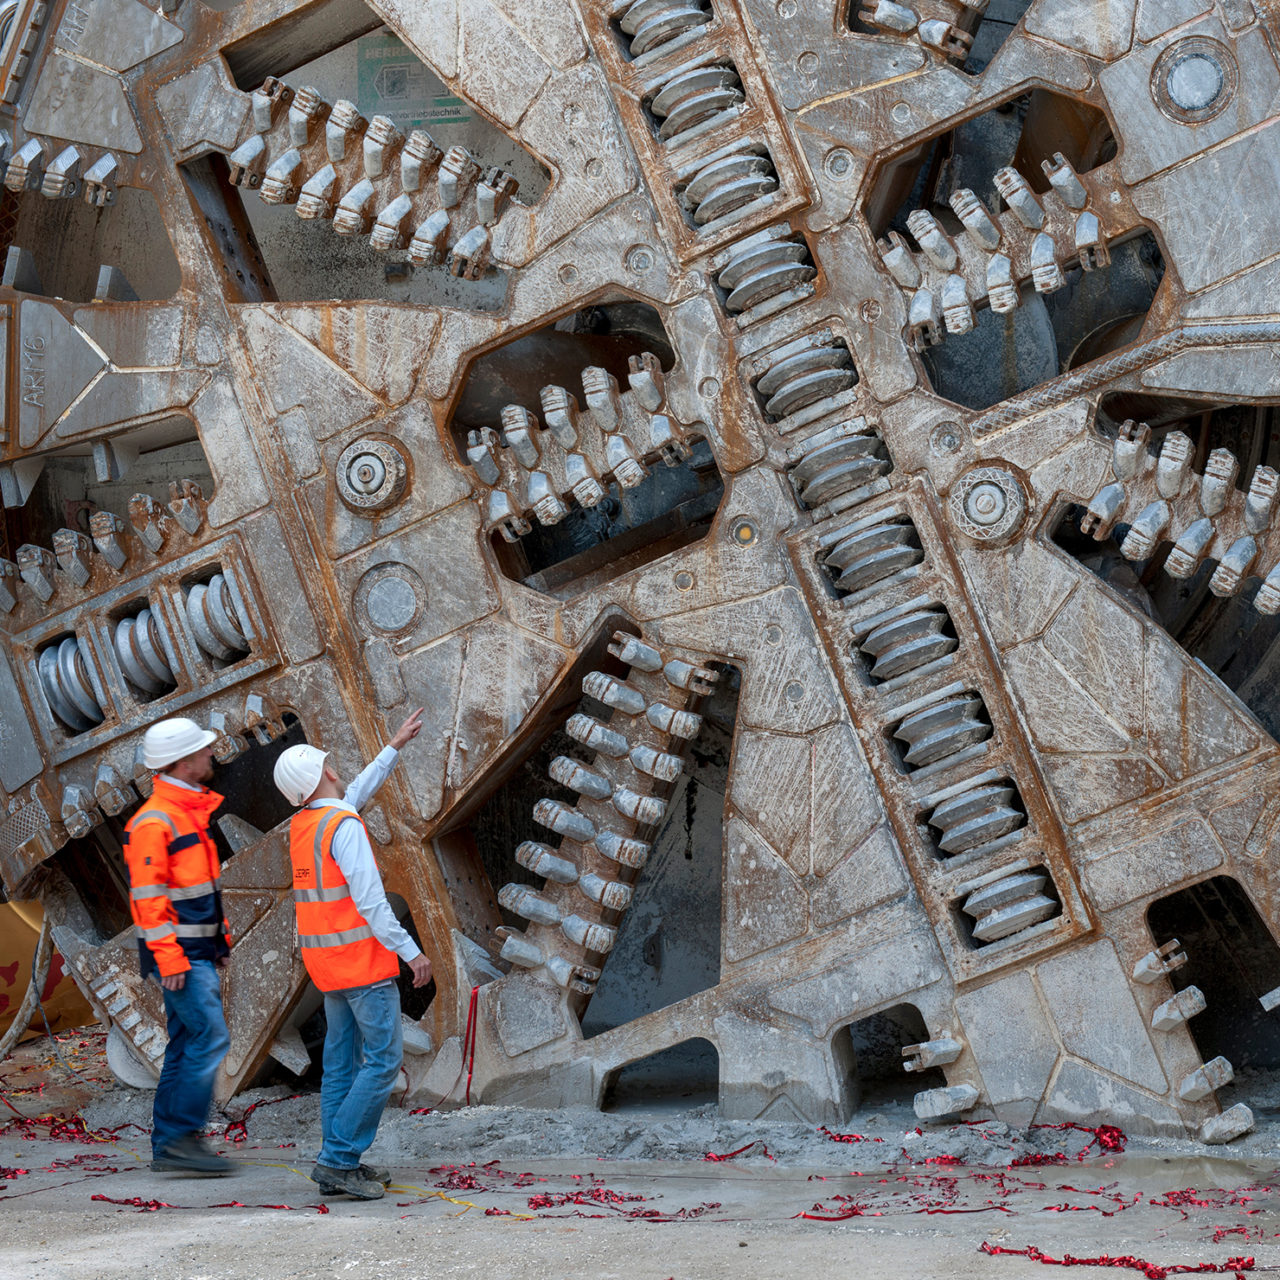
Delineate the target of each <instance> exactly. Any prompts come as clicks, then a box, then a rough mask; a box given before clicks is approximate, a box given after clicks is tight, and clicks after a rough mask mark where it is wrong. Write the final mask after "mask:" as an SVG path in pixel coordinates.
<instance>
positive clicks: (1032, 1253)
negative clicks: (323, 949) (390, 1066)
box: [0, 1032, 1280, 1280]
mask: <svg viewBox="0 0 1280 1280" xmlns="http://www.w3.org/2000/svg"><path fill="white" fill-rule="evenodd" d="M55 1048H56V1050H57V1052H56V1053H53V1052H51V1049H55ZM73 1073H74V1074H73ZM0 1096H2V1097H3V1099H4V1105H3V1106H0V1111H3V1112H4V1118H3V1119H2V1120H0V1275H2V1276H4V1277H6V1280H7V1278H8V1277H10V1276H13V1277H18V1276H22V1277H32V1278H33V1280H44V1278H46V1277H48V1278H50V1280H52V1278H53V1277H58V1278H60V1280H61V1278H62V1277H65V1278H66V1280H97V1278H99V1277H102V1278H104V1280H105V1278H107V1277H112V1278H114V1277H122V1278H123V1277H126V1276H128V1277H138V1276H156V1277H160V1276H164V1277H166V1280H241V1278H244V1280H310V1278H311V1277H326V1278H327V1277H353V1278H355V1280H381V1278H382V1277H388V1278H390V1277H415V1278H416V1277H424V1278H425V1277H476V1278H485V1280H488V1278H491V1277H492V1278H495V1280H525V1278H526V1277H528V1278H529V1280H534V1278H535V1277H536V1278H537V1280H544V1278H545V1277H592V1278H595V1277H600V1278H602V1280H611V1278H613V1277H618V1278H619V1280H621V1278H623V1277H625V1278H626V1280H668V1278H672V1280H713V1278H714V1280H718V1278H719V1277H726V1278H727V1277H734V1278H735V1280H740V1278H741V1277H744V1276H749V1277H753V1278H754V1277H779V1278H782V1277H787V1278H791V1277H805V1280H809V1278H810V1277H814V1276H818V1275H823V1276H825V1275H830V1274H841V1273H842V1272H843V1273H847V1274H851V1275H854V1276H858V1277H861V1276H868V1277H881V1276H884V1277H984V1278H985V1277H992V1278H993V1280H1003V1278H1005V1277H1007V1278H1008V1280H1021V1278H1022V1277H1027V1276H1034V1275H1044V1274H1045V1268H1046V1267H1047V1266H1056V1267H1061V1266H1062V1265H1064V1264H1065V1265H1067V1266H1072V1267H1076V1268H1079V1269H1081V1270H1082V1271H1086V1272H1093V1273H1097V1270H1098V1269H1101V1268H1105V1269H1106V1271H1107V1273H1108V1274H1110V1273H1111V1271H1112V1269H1117V1270H1118V1272H1119V1273H1120V1274H1127V1275H1130V1276H1146V1277H1149V1278H1150V1280H1163V1277H1165V1276H1171V1275H1178V1274H1183V1273H1191V1272H1194V1273H1201V1274H1203V1273H1210V1274H1225V1275H1232V1274H1235V1275H1237V1276H1241V1277H1244V1276H1250V1275H1254V1274H1265V1273H1267V1272H1271V1271H1277V1270H1280V1172H1277V1168H1276V1164H1277V1161H1276V1160H1275V1159H1272V1158H1270V1153H1271V1151H1272V1150H1273V1142H1274V1132H1275V1130H1274V1127H1273V1126H1274V1121H1273V1120H1270V1119H1268V1120H1266V1121H1265V1122H1264V1125H1263V1128H1262V1130H1261V1131H1260V1132H1258V1133H1255V1134H1252V1135H1249V1136H1248V1137H1246V1138H1245V1139H1243V1140H1242V1141H1241V1143H1240V1144H1233V1146H1232V1147H1228V1148H1207V1147H1202V1146H1199V1145H1198V1144H1196V1143H1193V1142H1189V1141H1187V1140H1182V1139H1177V1140H1174V1139H1154V1140H1153V1139H1147V1140H1142V1141H1140V1140H1138V1139H1134V1138H1129V1137H1127V1136H1126V1135H1124V1134H1122V1133H1121V1132H1120V1131H1119V1130H1117V1129H1113V1128H1108V1127H1100V1128H1098V1129H1096V1130H1095V1129H1088V1128H1074V1127H1061V1126H1059V1127H1053V1128H1047V1127H1046V1128H1038V1129H1031V1130H1025V1131H1017V1130H1010V1129H1008V1127H1007V1126H1004V1125H1001V1124H996V1123H979V1124H972V1125H950V1126H943V1127H936V1128H932V1129H920V1128H918V1127H917V1126H916V1125H915V1123H914V1119H913V1117H911V1115H910V1112H909V1110H906V1109H903V1108H900V1107H896V1106H893V1105H885V1106H884V1107H882V1108H880V1109H879V1110H877V1111H875V1112H874V1113H868V1114H867V1115H866V1117H865V1123H864V1117H863V1116H862V1114H861V1113H860V1114H859V1116H858V1128H857V1130H856V1131H854V1130H852V1129H851V1130H849V1131H847V1132H837V1131H835V1130H829V1129H824V1128H821V1127H818V1128H814V1127H812V1126H805V1125H800V1124H790V1123H788V1124H768V1123H763V1122H751V1123H748V1122H743V1121H737V1122H728V1121H722V1120H720V1119H718V1117H716V1116H715V1114H714V1108H713V1107H707V1106H703V1107H699V1108H697V1109H695V1110H693V1111H689V1112H684V1113H681V1112H678V1111H677V1110H674V1109H673V1108H672V1106H671V1105H670V1103H669V1102H668V1105H667V1106H666V1107H665V1108H661V1107H651V1108H648V1109H645V1108H637V1109H634V1110H628V1111H626V1112H624V1113H619V1114H614V1115H601V1114H599V1113H596V1112H570V1113H566V1112H545V1111H533V1110H522V1109H516V1108H497V1107H470V1108H462V1109H459V1110H454V1111H451V1112H443V1111H440V1110H431V1111H423V1110H416V1111H415V1110H414V1109H409V1110H406V1109H403V1108H399V1109H394V1110H390V1111H388V1113H387V1115H386V1117H385V1118H384V1123H383V1128H382V1130H381V1131H380V1134H379V1138H378V1142H377V1144H375V1146H374V1148H373V1149H372V1150H371V1151H370V1153H369V1159H370V1160H371V1161H373V1162H375V1163H380V1164H384V1165H386V1166H388V1167H390V1168H391V1169H392V1170H393V1172H394V1177H395V1180H394V1182H393V1184H392V1186H391V1187H390V1188H389V1189H388V1191H387V1194H386V1196H385V1197H384V1198H383V1199H382V1200H380V1201H376V1202H371V1203H359V1202H355V1201H352V1200H350V1199H347V1198H345V1197H336V1198H326V1197H321V1196H320V1195H319V1194H318V1189H317V1188H316V1186H315V1184H313V1183H312V1182H310V1181H309V1180H308V1178H307V1176H306V1174H307V1171H308V1170H309V1168H310V1167H311V1163H312V1161H313V1159H314V1152H315V1145H316V1141H317V1139H318V1105H317V1099H316V1097H315V1095H314V1093H310V1092H306V1093H302V1094H298V1093H291V1092H290V1091H289V1090H288V1089H285V1088H279V1087H277V1088H275V1089H270V1090H265V1091H261V1092H259V1093H255V1094H251V1095H242V1096H241V1097H238V1098H236V1099H234V1100H233V1102H232V1103H231V1104H230V1105H229V1106H228V1107H227V1109H226V1113H225V1114H223V1115H218V1116H215V1117H214V1118H213V1121H212V1122H211V1125H210V1128H209V1140H210V1143H211V1145H212V1146H213V1147H215V1148H216V1149H217V1150H219V1151H222V1152H223V1153H225V1154H226V1155H227V1156H228V1157H230V1158H231V1159H233V1160H234V1161H235V1162H236V1165H237V1168H236V1171H235V1173H234V1174H233V1175H232V1176H230V1177H225V1178H216V1179H192V1178H183V1177H176V1176H173V1175H168V1174H156V1173H153V1172H151V1170H150V1168H149V1159H150V1144H149V1134H148V1132H147V1128H146V1125H147V1120H148V1115H149V1108H150V1098H149V1095H147V1094H145V1093H141V1092H138V1091H135V1090H129V1089H124V1088H121V1087H119V1086H116V1085H114V1084H113V1083H112V1082H111V1081H110V1079H109V1077H108V1076H107V1075H106V1073H105V1070H104V1069H103V1065H102V1062H101V1037H100V1035H98V1034H97V1033H93V1032H82V1033H72V1034H70V1035H67V1036H61V1037H59V1042H58V1044H57V1045H56V1046H53V1045H51V1044H50V1042H49V1041H48V1040H43V1041H34V1042H32V1043H30V1044H28V1045H25V1046H23V1047H22V1048H21V1049H20V1051H19V1053H18V1054H17V1055H15V1057H14V1058H12V1059H10V1060H9V1061H8V1062H6V1063H4V1064H2V1065H0ZM730 1144H736V1145H730ZM623 1152H630V1154H628V1155H625V1156H624V1155H623V1154H621V1153H623ZM1050 1274H1053V1273H1050Z"/></svg>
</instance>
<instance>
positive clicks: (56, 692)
mask: <svg viewBox="0 0 1280 1280" xmlns="http://www.w3.org/2000/svg"><path fill="white" fill-rule="evenodd" d="M64 643H65V642H64ZM59 648H60V646H55V645H50V646H49V647H48V648H47V649H45V650H44V652H42V653H41V654H40V658H39V662H38V670H39V673H40V684H41V687H42V688H43V689H44V696H45V698H46V700H47V701H48V703H49V708H50V710H51V711H52V712H53V714H54V715H55V716H57V717H58V719H59V720H61V721H62V723H63V724H65V725H66V726H67V727H68V728H69V729H72V730H74V731H75V732H76V733H83V732H84V731H85V730H86V729H92V728H93V725H94V723H95V722H94V721H91V720H86V719H85V717H84V716H82V715H81V714H80V713H79V712H78V711H77V710H76V708H75V706H74V704H73V703H72V702H71V701H70V700H69V699H68V698H67V697H66V696H65V695H64V694H63V692H62V679H61V676H60V675H59V673H58V650H59Z"/></svg>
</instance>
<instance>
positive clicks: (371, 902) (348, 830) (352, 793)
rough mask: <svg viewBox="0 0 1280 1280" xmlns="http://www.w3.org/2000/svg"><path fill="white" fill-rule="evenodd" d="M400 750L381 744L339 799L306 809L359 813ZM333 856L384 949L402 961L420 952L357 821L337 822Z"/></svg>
mask: <svg viewBox="0 0 1280 1280" xmlns="http://www.w3.org/2000/svg"><path fill="white" fill-rule="evenodd" d="M399 759H400V753H399V752H398V751H397V750H396V749H395V748H394V747H383V748H382V750H381V751H379V752H378V754H377V755H376V756H374V758H373V760H372V761H371V762H370V763H369V764H368V765H367V766H366V767H365V768H364V770H363V771H362V772H361V774H360V776H359V777H357V778H356V779H355V781H354V782H352V784H351V785H350V786H349V787H348V788H347V790H346V793H345V794H344V795H343V797H342V799H341V800H313V801H312V802H311V803H310V804H309V805H308V806H307V808H308V809H346V810H348V811H349V812H351V813H359V811H360V810H361V809H363V808H364V806H365V805H366V804H368V803H369V801H370V800H371V799H372V798H373V796H374V794H375V793H376V792H377V790H378V788H379V787H381V786H382V784H383V783H384V782H386V780H387V775H388V774H389V773H390V772H391V770H392V769H394V768H395V767H396V762H397V761H398V760H399ZM329 852H330V853H332V854H333V860H334V862H336V863H337V864H338V869H339V870H340V871H341V872H342V874H343V877H344V878H345V879H346V882H347V886H348V887H349V888H350V890H351V901H352V902H354V903H355V908H356V910H357V911H358V912H359V913H360V914H361V915H362V916H363V917H364V918H365V920H366V921H367V922H368V925H369V928H370V929H372V930H373V936H374V937H375V938H377V940H378V941H379V942H380V943H382V945H383V946H384V947H386V948H387V950H388V951H394V952H395V953H396V955H398V956H399V957H400V958H401V959H402V960H404V961H405V962H406V963H407V962H408V961H410V960H412V959H414V958H415V957H416V956H419V955H421V954H422V948H421V947H419V946H418V944H417V943H416V942H414V940H413V939H412V938H411V937H410V936H409V935H408V933H406V932H405V930H404V929H403V928H402V927H401V925H400V922H399V921H398V920H397V919H396V916H395V912H394V911H392V910H391V904H390V903H389V902H388V901H387V891H386V890H385V889H384V888H383V887H382V876H381V875H380V874H379V872H378V864H377V863H376V862H375V861H374V860H373V849H372V847H371V846H370V844H369V837H368V836H367V835H366V834H365V830H364V824H363V823H360V822H340V823H339V824H338V829H337V831H335V832H334V833H333V843H332V844H331V845H330V847H329Z"/></svg>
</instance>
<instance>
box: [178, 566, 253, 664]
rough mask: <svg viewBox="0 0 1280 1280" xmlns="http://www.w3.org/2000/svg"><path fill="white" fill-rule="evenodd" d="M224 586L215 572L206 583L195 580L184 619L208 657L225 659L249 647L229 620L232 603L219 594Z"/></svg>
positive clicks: (223, 581)
mask: <svg viewBox="0 0 1280 1280" xmlns="http://www.w3.org/2000/svg"><path fill="white" fill-rule="evenodd" d="M226 589H227V584H226V579H225V578H224V577H223V576H222V574H220V573H219V574H215V575H214V576H213V578H212V579H210V581H209V582H208V583H207V584H205V583H202V582H199V583H196V585H195V586H194V587H192V588H191V590H190V591H189V592H188V593H187V620H188V621H189V622H190V623H191V630H192V631H193V632H195V637H196V643H197V644H198V645H199V646H200V648H202V649H203V650H204V651H205V653H207V654H208V655H209V656H210V657H211V658H217V659H219V660H220V661H226V660H227V659H229V658H234V657H235V656H236V654H237V653H243V652H245V650H246V649H248V647H249V646H248V643H247V641H246V640H245V638H244V636H243V634H242V633H241V631H240V628H239V626H238V625H237V624H236V623H233V621H232V611H233V610H234V605H230V602H224V601H223V600H222V599H221V598H220V597H221V594H222V592H223V591H225V590H226Z"/></svg>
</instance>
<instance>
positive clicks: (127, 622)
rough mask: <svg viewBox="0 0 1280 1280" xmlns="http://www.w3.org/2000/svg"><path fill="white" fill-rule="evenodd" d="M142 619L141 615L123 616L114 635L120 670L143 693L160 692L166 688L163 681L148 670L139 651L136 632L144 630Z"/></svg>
mask: <svg viewBox="0 0 1280 1280" xmlns="http://www.w3.org/2000/svg"><path fill="white" fill-rule="evenodd" d="M140 619H141V615H139V617H138V618H122V619H121V620H120V622H119V623H118V624H117V626H116V633H115V637H114V645H115V651H116V657H117V658H118V659H119V661H120V670H121V671H123V672H124V674H125V676H126V677H127V678H128V679H129V680H130V681H131V682H132V683H133V684H135V685H137V687H138V688H139V689H141V690H142V691H143V693H159V692H160V690H161V689H163V688H164V685H163V683H161V681H160V680H159V679H158V678H157V677H156V676H154V675H152V674H151V672H150V671H148V670H147V668H146V666H145V665H144V664H143V662H142V655H141V654H140V653H139V652H138V642H137V639H136V637H135V632H138V631H141V630H142V627H143V624H142V622H141V620H140Z"/></svg>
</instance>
